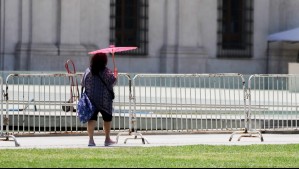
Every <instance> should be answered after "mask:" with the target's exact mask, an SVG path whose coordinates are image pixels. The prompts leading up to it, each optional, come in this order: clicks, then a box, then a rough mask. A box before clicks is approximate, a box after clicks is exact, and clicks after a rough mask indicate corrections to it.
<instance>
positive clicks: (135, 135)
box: [116, 113, 150, 144]
mask: <svg viewBox="0 0 299 169" xmlns="http://www.w3.org/2000/svg"><path fill="white" fill-rule="evenodd" d="M129 119H130V120H129V121H130V127H129V132H122V133H119V134H118V135H117V137H116V142H117V143H118V139H119V137H120V136H121V135H129V136H132V138H126V139H125V141H124V144H127V142H128V140H137V139H140V140H141V141H142V143H143V144H146V143H147V144H150V143H149V142H148V141H147V139H146V138H144V137H143V135H142V134H141V133H140V132H137V120H136V116H135V114H134V115H132V113H130V118H129ZM132 126H134V127H133V128H132Z"/></svg>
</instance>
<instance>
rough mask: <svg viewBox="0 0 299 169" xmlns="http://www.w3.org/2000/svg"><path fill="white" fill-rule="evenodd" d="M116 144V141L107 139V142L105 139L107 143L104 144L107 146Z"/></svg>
mask: <svg viewBox="0 0 299 169" xmlns="http://www.w3.org/2000/svg"><path fill="white" fill-rule="evenodd" d="M114 144H116V142H114V141H109V142H108V141H107V142H106V141H105V144H104V145H105V146H106V147H107V146H111V145H114Z"/></svg>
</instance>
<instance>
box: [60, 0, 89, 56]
mask: <svg viewBox="0 0 299 169" xmlns="http://www.w3.org/2000/svg"><path fill="white" fill-rule="evenodd" d="M60 13H61V20H60V26H61V27H60V28H61V29H60V31H61V32H60V40H59V55H70V56H80V55H86V52H87V51H86V49H85V48H84V47H83V46H81V45H80V0H61V11H60Z"/></svg>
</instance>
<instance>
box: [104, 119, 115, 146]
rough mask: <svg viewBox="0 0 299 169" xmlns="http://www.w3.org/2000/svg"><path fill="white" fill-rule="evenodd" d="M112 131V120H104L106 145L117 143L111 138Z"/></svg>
mask: <svg viewBox="0 0 299 169" xmlns="http://www.w3.org/2000/svg"><path fill="white" fill-rule="evenodd" d="M110 131H111V122H105V121H104V132H105V137H106V139H105V146H109V145H112V144H116V142H115V141H112V140H111V138H110Z"/></svg>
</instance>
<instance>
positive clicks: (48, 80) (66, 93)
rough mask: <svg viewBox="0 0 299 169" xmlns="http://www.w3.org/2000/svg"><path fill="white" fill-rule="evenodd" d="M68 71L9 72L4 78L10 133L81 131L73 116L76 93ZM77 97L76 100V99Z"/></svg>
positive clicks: (76, 78) (76, 76) (74, 78)
mask: <svg viewBox="0 0 299 169" xmlns="http://www.w3.org/2000/svg"><path fill="white" fill-rule="evenodd" d="M71 80H78V81H79V80H81V75H71V74H11V75H9V76H8V77H7V79H6V94H7V99H6V100H7V102H6V106H5V108H4V109H6V111H7V113H8V114H9V119H10V128H11V132H12V133H14V134H37V133H61V132H68V131H70V132H75V131H82V127H83V125H81V124H80V122H79V121H78V119H77V118H76V115H77V114H76V101H77V99H78V96H79V93H78V91H77V90H74V89H75V88H76V86H72V85H71V82H70V81H71ZM76 98H77V99H76Z"/></svg>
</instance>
